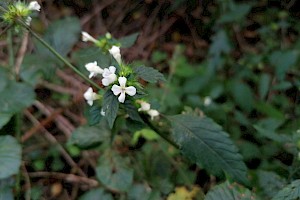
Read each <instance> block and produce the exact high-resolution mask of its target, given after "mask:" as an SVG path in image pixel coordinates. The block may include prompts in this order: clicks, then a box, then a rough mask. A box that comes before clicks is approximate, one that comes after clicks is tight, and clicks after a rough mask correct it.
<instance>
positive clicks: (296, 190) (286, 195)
mask: <svg viewBox="0 0 300 200" xmlns="http://www.w3.org/2000/svg"><path fill="white" fill-rule="evenodd" d="M298 199H300V180H299V179H298V180H295V181H293V182H292V183H291V184H289V185H287V186H286V187H284V188H283V189H282V190H280V191H279V192H278V193H277V194H276V196H275V197H274V198H273V199H272V200H298Z"/></svg>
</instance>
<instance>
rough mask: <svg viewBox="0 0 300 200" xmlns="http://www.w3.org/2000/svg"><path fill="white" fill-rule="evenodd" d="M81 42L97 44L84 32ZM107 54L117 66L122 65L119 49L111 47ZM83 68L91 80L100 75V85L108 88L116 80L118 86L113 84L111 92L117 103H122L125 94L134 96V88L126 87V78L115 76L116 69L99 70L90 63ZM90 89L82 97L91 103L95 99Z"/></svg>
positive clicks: (93, 63)
mask: <svg viewBox="0 0 300 200" xmlns="http://www.w3.org/2000/svg"><path fill="white" fill-rule="evenodd" d="M82 41H84V42H87V41H90V42H93V43H97V40H96V39H95V38H94V37H92V36H91V35H89V34H88V33H86V32H82ZM108 52H109V53H110V54H111V55H112V56H113V58H114V59H115V60H116V61H117V62H118V64H119V65H120V66H121V65H122V59H121V53H120V47H118V46H115V45H113V46H112V47H111V48H110V49H109V50H108ZM85 68H86V70H87V71H89V73H90V75H89V78H92V77H94V76H97V75H102V85H103V86H110V85H111V84H113V83H114V82H116V81H117V80H118V83H119V85H117V84H113V85H112V87H111V91H112V92H113V94H114V95H116V96H118V101H119V102H120V103H124V102H125V99H126V94H127V95H129V96H134V95H135V94H136V88H135V87H134V86H128V87H127V86H126V84H127V78H126V77H124V76H119V77H118V75H117V74H116V72H117V69H116V67H114V66H109V67H108V68H103V69H102V68H101V67H100V66H98V64H97V62H96V61H95V62H91V63H87V64H86V65H85ZM92 92H93V91H92V90H91V88H89V89H88V91H86V93H85V94H86V95H84V98H85V99H86V100H87V101H88V102H91V101H93V100H96V99H97V98H94V96H93V95H91V94H92ZM89 105H93V104H92V103H89Z"/></svg>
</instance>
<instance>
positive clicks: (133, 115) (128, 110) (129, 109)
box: [124, 100, 144, 123]
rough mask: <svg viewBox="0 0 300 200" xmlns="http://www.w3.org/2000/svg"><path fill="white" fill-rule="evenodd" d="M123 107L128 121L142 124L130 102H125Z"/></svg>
mask: <svg viewBox="0 0 300 200" xmlns="http://www.w3.org/2000/svg"><path fill="white" fill-rule="evenodd" d="M124 106H125V110H126V113H127V114H128V115H129V117H130V119H132V120H134V121H138V122H141V123H144V121H143V119H142V118H141V116H140V114H139V112H138V110H137V108H136V107H135V106H134V105H133V104H132V103H131V101H128V100H127V101H125V103H124Z"/></svg>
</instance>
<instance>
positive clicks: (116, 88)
mask: <svg viewBox="0 0 300 200" xmlns="http://www.w3.org/2000/svg"><path fill="white" fill-rule="evenodd" d="M111 91H112V92H113V93H114V95H116V96H117V95H119V94H120V93H121V92H122V89H121V87H120V86H118V85H113V86H112V87H111Z"/></svg>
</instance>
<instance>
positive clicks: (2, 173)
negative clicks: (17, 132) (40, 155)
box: [0, 135, 21, 179]
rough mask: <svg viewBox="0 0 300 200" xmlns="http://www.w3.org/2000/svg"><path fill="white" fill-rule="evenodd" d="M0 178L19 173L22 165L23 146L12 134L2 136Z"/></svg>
mask: <svg viewBox="0 0 300 200" xmlns="http://www.w3.org/2000/svg"><path fill="white" fill-rule="evenodd" d="M0 163H1V164H0V179H3V178H7V177H9V176H11V175H13V174H16V173H18V171H19V167H20V165H21V146H20V144H19V143H18V142H17V140H16V139H15V138H13V137H12V136H10V135H6V136H0Z"/></svg>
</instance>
